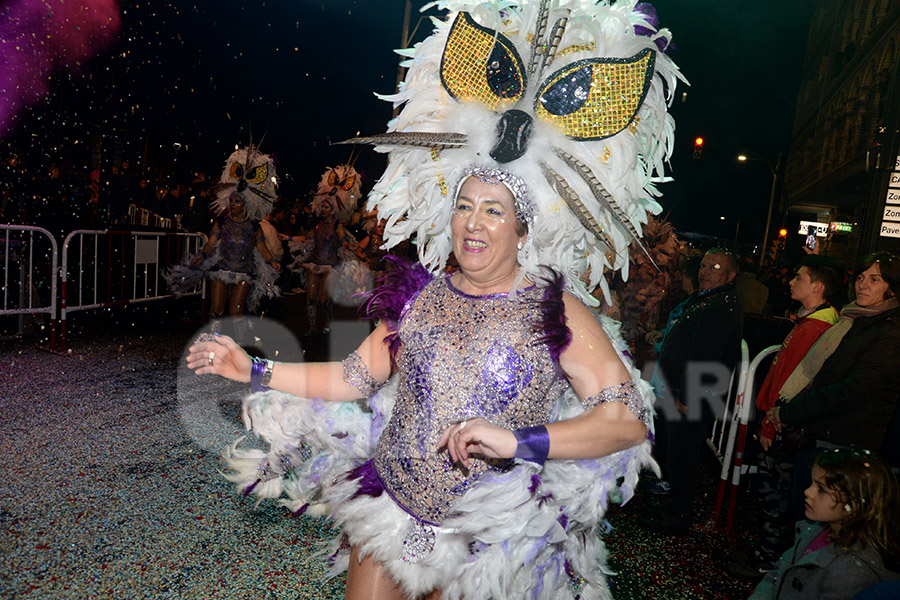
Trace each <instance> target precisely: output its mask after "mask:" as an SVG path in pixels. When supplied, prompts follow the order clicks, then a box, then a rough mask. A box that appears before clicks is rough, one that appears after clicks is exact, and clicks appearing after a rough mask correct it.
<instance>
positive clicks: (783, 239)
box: [769, 228, 788, 262]
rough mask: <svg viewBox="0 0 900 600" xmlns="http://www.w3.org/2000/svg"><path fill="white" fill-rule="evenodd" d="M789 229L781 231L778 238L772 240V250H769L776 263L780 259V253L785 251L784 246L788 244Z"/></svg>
mask: <svg viewBox="0 0 900 600" xmlns="http://www.w3.org/2000/svg"><path fill="white" fill-rule="evenodd" d="M787 234H788V232H787V229H784V228H782V229H779V230H778V237H777V238H775V239H774V240H772V248H771V249H770V250H769V256H770V257H771V258H772V261H773V262H774V261H775V260H776V259H777V258H778V253H779V252H780V251H781V250H784V246H785V244H786V243H787Z"/></svg>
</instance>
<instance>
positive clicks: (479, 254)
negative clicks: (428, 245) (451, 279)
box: [451, 177, 526, 281]
mask: <svg viewBox="0 0 900 600" xmlns="http://www.w3.org/2000/svg"><path fill="white" fill-rule="evenodd" d="M513 201H514V199H513V195H512V192H510V191H509V188H507V187H506V186H505V185H503V184H502V183H498V184H493V183H485V182H483V181H481V180H480V179H478V178H477V177H469V178H468V179H466V180H465V182H463V184H462V186H460V188H459V193H458V194H457V197H456V205H455V207H454V211H453V220H452V224H451V232H452V234H453V253H454V254H455V255H456V260H457V261H458V262H459V266H460V268H461V269H462V271H463V273H464V274H466V275H472V276H475V277H477V278H478V279H479V280H482V281H496V280H499V279H503V278H506V277H515V274H516V267H517V258H518V247H517V246H518V244H519V242H524V240H525V237H526V236H525V235H519V233H517V230H518V229H519V227H518V222H517V221H516V212H515V208H514V204H513Z"/></svg>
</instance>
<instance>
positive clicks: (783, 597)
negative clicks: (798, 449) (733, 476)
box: [750, 448, 900, 600]
mask: <svg viewBox="0 0 900 600" xmlns="http://www.w3.org/2000/svg"><path fill="white" fill-rule="evenodd" d="M810 479H811V484H810V486H809V487H808V488H807V489H806V491H805V492H804V498H805V504H804V516H805V518H806V519H808V520H804V521H800V522H798V523H797V528H796V529H797V534H796V541H795V543H794V547H793V548H790V549H788V550H787V551H786V552H785V553H784V555H783V556H782V557H781V559H780V560H779V561H778V564H777V565H775V568H774V569H772V570H771V571H769V573H768V574H767V575H766V577H765V578H764V579H763V580H762V581H761V582H760V583H759V585H757V586H756V589H755V590H754V591H753V595H752V596H750V600H775V599H777V600H792V599H795V600H800V599H803V598H835V599H837V598H851V597H853V595H854V594H856V593H858V592H862V591H863V590H865V589H867V588H869V587H870V586H872V585H874V584H878V583H879V582H882V581H889V580H893V579H897V573H892V572H891V571H889V570H887V569H886V568H885V563H886V562H887V563H893V562H895V561H896V559H897V556H898V551H900V546H898V540H900V530H898V518H900V488H898V485H897V477H896V476H895V475H894V474H893V473H892V472H891V469H890V468H889V467H888V466H887V465H886V464H885V463H884V462H883V461H882V460H881V459H879V458H878V457H876V455H875V454H873V453H871V452H869V451H868V450H853V449H840V448H839V449H834V450H830V451H827V452H825V453H823V454H821V455H820V456H819V457H818V458H817V459H816V461H815V463H814V464H813V466H812V472H811V476H810ZM894 589H895V590H896V587H895V588H894Z"/></svg>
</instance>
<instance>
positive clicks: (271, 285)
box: [165, 144, 278, 312]
mask: <svg viewBox="0 0 900 600" xmlns="http://www.w3.org/2000/svg"><path fill="white" fill-rule="evenodd" d="M277 183H278V180H277V177H276V175H275V164H274V163H273V162H272V160H271V159H270V158H269V156H268V155H267V154H260V153H259V150H258V148H256V147H254V146H253V145H252V144H251V145H250V146H248V147H247V148H241V149H238V150H235V151H234V152H233V153H232V154H231V156H229V157H228V160H227V161H226V162H225V169H224V170H223V171H222V177H221V178H220V179H219V183H218V185H217V186H216V188H217V189H216V197H215V199H213V201H212V202H211V203H210V204H211V205H212V206H213V207H215V210H216V213H217V214H218V215H219V219H218V221H217V226H218V230H219V236H220V238H219V243H218V245H217V246H216V249H215V250H214V251H213V253H212V254H211V255H210V256H208V257H206V258H205V259H204V260H203V262H202V263H201V264H200V265H199V266H198V267H195V266H193V265H192V264H191V258H190V257H189V258H187V259H185V260H184V261H183V262H182V263H181V264H179V265H176V266H175V267H173V268H172V269H171V270H170V271H169V272H168V273H167V274H166V276H165V278H166V282H167V283H168V284H169V288H170V289H171V290H172V291H174V292H176V293H180V292H187V291H190V290H193V289H194V288H196V287H197V286H198V285H200V284H201V283H202V282H203V280H204V279H206V278H207V277H210V278H212V279H218V280H220V281H222V282H224V283H226V284H228V285H231V284H235V283H249V284H250V285H251V287H250V294H249V296H248V297H247V308H248V309H249V310H250V311H251V312H253V311H255V310H256V309H257V307H258V306H259V302H260V301H261V300H262V299H263V298H264V297H269V298H271V297H274V296H277V295H278V287H277V286H276V285H275V281H276V279H277V278H278V273H277V272H276V271H275V269H273V268H272V266H271V265H269V264H267V263H266V261H265V259H263V257H262V256H261V255H260V254H259V252H258V251H257V250H256V235H257V231H258V229H259V221H260V220H261V219H263V218H265V217H266V216H267V215H268V214H269V213H270V212H271V211H272V207H273V205H274V202H275V190H276V186H277ZM232 194H239V195H240V196H241V198H242V199H243V200H244V214H245V215H246V216H247V220H246V221H244V222H243V223H238V222H236V221H232V220H230V219H229V218H228V217H227V216H225V215H224V213H226V211H227V210H228V199H229V198H230V197H231V195H232Z"/></svg>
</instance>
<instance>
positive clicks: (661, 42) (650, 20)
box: [634, 2, 678, 54]
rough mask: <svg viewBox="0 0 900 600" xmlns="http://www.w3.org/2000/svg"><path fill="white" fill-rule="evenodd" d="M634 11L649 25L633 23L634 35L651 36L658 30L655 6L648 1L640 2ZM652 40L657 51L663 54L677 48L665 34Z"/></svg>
mask: <svg viewBox="0 0 900 600" xmlns="http://www.w3.org/2000/svg"><path fill="white" fill-rule="evenodd" d="M634 12H636V13H640V14H641V16H642V17H644V20H645V21H647V24H649V25H650V27H645V26H643V25H635V26H634V33H635V35H643V36H645V37H653V36H654V35H655V34H656V32H657V31H658V30H659V16H658V15H657V14H656V8H655V7H654V6H653V5H652V4H650V3H649V2H641V3H639V4H637V5H636V6H635V7H634ZM653 41H654V43H655V44H656V47H657V48H659V51H660V52H662V53H663V54H665V53H666V52H667V51H668V50H677V49H678V48H676V47H675V44H673V43H672V41H671V40H670V39H669V38H667V37H665V36H660V37H658V38H656V39H655V40H653Z"/></svg>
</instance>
